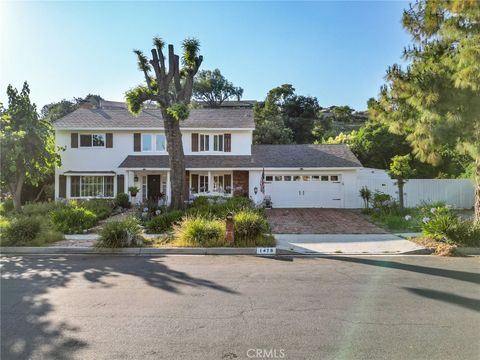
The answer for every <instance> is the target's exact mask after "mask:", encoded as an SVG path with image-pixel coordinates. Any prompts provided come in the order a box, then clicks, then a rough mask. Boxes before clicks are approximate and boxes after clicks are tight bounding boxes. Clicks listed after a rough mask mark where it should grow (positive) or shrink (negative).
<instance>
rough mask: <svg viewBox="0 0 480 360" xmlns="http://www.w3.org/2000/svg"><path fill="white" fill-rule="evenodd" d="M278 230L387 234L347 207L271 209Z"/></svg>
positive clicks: (270, 220)
mask: <svg viewBox="0 0 480 360" xmlns="http://www.w3.org/2000/svg"><path fill="white" fill-rule="evenodd" d="M266 212H267V218H268V222H269V223H270V225H271V226H272V232H273V233H274V234H385V233H387V232H386V231H385V230H383V229H381V228H379V227H378V226H376V225H374V224H372V223H370V222H368V221H367V220H366V219H365V218H364V217H363V216H361V215H360V214H358V213H356V212H355V211H353V210H347V209H267V211H266Z"/></svg>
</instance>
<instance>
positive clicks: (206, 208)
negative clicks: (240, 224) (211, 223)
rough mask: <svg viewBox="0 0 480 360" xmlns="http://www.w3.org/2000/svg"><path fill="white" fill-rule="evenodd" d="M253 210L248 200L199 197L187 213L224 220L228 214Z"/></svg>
mask: <svg viewBox="0 0 480 360" xmlns="http://www.w3.org/2000/svg"><path fill="white" fill-rule="evenodd" d="M253 208H254V206H253V203H252V201H251V200H250V199H248V198H243V197H232V198H224V197H206V196H200V197H198V198H196V199H195V200H194V201H193V204H192V207H191V208H190V209H188V210H187V213H188V214H189V215H191V216H193V217H198V216H199V217H205V218H212V219H214V218H220V219H224V218H225V217H226V216H227V214H228V213H229V212H232V213H237V212H239V211H242V210H247V209H253Z"/></svg>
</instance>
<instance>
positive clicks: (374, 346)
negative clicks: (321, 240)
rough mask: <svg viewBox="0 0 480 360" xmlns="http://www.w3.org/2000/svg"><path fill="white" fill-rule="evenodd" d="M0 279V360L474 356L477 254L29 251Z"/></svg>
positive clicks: (479, 274) (479, 305)
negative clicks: (261, 255) (291, 255)
mask: <svg viewBox="0 0 480 360" xmlns="http://www.w3.org/2000/svg"><path fill="white" fill-rule="evenodd" d="M290 260H291V259H290ZM1 276H2V280H1V358H2V360H3V359H5V360H6V359H17V358H18V359H30V358H32V359H202V360H206V359H249V358H250V359H259V358H262V359H265V358H267V359H268V358H270V359H272V358H276V359H282V358H283V359H322V360H323V359H408V360H412V359H435V360H439V359H455V360H457V359H479V358H480V286H479V285H480V258H439V257H427V256H410V257H406V256H405V257H402V256H395V257H393V256H392V257H373V256H372V257H334V258H333V257H332V258H317V259H305V258H303V259H300V258H295V259H293V261H288V259H287V260H279V259H265V258H255V257H241V256H169V257H152V258H149V257H120V256H21V257H4V258H2V274H1Z"/></svg>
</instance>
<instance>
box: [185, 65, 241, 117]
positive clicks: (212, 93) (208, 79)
mask: <svg viewBox="0 0 480 360" xmlns="http://www.w3.org/2000/svg"><path fill="white" fill-rule="evenodd" d="M242 95H243V89H242V88H241V87H236V86H234V85H233V84H232V83H231V82H230V81H228V80H227V79H226V78H225V77H224V76H223V75H222V74H221V72H220V70H218V69H215V70H213V71H211V70H202V71H200V72H199V73H198V74H197V76H195V81H194V83H193V98H194V99H195V100H198V101H203V102H205V103H207V105H208V106H209V107H212V108H215V107H219V106H220V105H222V103H223V102H224V101H225V100H228V99H231V98H236V99H237V100H238V101H240V99H241V98H242Z"/></svg>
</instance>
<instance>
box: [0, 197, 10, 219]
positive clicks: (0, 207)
mask: <svg viewBox="0 0 480 360" xmlns="http://www.w3.org/2000/svg"><path fill="white" fill-rule="evenodd" d="M12 211H13V199H12V198H8V199H5V201H4V202H2V203H1V204H0V215H7V214H8V213H10V212H12Z"/></svg>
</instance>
